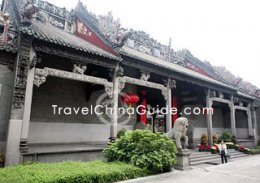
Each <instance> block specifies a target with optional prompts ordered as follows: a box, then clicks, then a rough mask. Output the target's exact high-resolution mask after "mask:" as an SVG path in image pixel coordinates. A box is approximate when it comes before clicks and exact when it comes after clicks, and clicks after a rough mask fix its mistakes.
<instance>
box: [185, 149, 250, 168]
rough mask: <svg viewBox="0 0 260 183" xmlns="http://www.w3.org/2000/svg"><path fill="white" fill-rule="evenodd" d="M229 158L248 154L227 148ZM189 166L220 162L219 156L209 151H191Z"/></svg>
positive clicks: (243, 156)
mask: <svg viewBox="0 0 260 183" xmlns="http://www.w3.org/2000/svg"><path fill="white" fill-rule="evenodd" d="M228 155H229V158H228V159H229V160H233V159H237V158H245V157H247V156H249V155H248V154H245V153H242V152H239V151H237V150H235V149H229V150H228ZM190 163H191V166H195V165H200V164H214V165H217V164H220V163H221V158H220V155H219V154H211V153H210V152H196V151H194V152H192V153H191V156H190Z"/></svg>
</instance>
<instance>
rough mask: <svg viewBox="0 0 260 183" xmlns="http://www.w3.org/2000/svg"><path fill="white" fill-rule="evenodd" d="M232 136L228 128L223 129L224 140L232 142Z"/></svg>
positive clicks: (222, 137) (222, 136)
mask: <svg viewBox="0 0 260 183" xmlns="http://www.w3.org/2000/svg"><path fill="white" fill-rule="evenodd" d="M231 137H232V134H231V133H230V131H228V130H223V131H222V133H221V139H222V140H223V141H224V142H231Z"/></svg>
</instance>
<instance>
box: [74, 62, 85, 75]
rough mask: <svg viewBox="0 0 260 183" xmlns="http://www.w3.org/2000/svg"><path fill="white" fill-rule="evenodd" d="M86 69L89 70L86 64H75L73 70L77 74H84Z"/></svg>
mask: <svg viewBox="0 0 260 183" xmlns="http://www.w3.org/2000/svg"><path fill="white" fill-rule="evenodd" d="M86 70H87V66H86V65H80V64H74V65H73V70H72V72H74V73H77V74H84V72H85V71H86Z"/></svg>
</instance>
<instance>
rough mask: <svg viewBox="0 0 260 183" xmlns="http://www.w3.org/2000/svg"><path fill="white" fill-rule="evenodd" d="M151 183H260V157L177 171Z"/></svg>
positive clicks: (150, 182) (150, 181)
mask: <svg viewBox="0 0 260 183" xmlns="http://www.w3.org/2000/svg"><path fill="white" fill-rule="evenodd" d="M138 182H144V183H146V182H149V183H172V182H175V183H204V182H205V183H260V155H255V156H250V157H248V158H245V159H241V160H237V161H235V162H230V163H227V164H223V165H216V166H207V167H203V166H198V167H193V169H192V170H189V171H184V172H182V171H177V170H175V171H174V172H172V173H170V174H168V175H167V176H162V177H161V178H160V177H158V178H156V179H153V180H147V181H138Z"/></svg>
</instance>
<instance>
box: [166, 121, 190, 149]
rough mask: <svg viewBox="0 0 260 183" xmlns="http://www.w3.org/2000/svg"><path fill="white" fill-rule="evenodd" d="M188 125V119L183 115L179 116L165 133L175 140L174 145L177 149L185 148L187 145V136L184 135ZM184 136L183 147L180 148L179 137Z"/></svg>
mask: <svg viewBox="0 0 260 183" xmlns="http://www.w3.org/2000/svg"><path fill="white" fill-rule="evenodd" d="M188 126H189V121H188V119H187V118H185V117H180V118H178V119H176V121H175V124H174V127H173V128H172V129H171V130H170V131H169V132H167V133H166V134H165V135H166V136H167V137H169V138H171V139H173V138H174V139H175V141H176V146H177V148H178V149H179V150H181V149H186V148H187V147H188V139H189V138H188V136H187V135H186V133H187V129H188ZM182 137H183V138H184V140H185V143H184V147H183V148H182V145H181V138H182Z"/></svg>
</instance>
